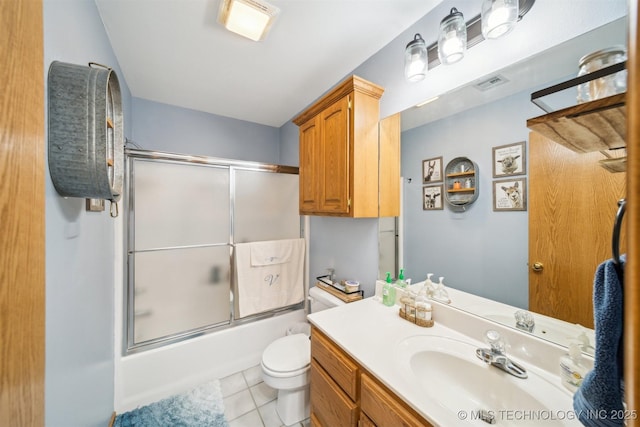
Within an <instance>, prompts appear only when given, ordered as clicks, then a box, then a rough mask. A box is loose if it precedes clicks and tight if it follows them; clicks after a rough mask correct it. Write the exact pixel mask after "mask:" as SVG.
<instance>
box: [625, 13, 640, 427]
mask: <svg viewBox="0 0 640 427" xmlns="http://www.w3.org/2000/svg"><path fill="white" fill-rule="evenodd" d="M639 8H640V0H630V1H629V44H628V57H629V58H628V60H627V71H628V82H629V83H628V87H627V157H628V161H627V195H628V197H627V211H626V215H625V216H626V226H627V239H628V242H627V265H626V267H625V284H624V287H625V289H624V294H625V307H624V311H625V317H624V319H625V325H624V328H625V329H624V340H625V355H624V356H625V358H624V359H625V390H626V402H627V408H628V409H629V410H631V411H635V412H634V414H635V416H636V417H640V258H639V256H640V198H639V197H638V195H640V74H639V73H640V53H639V52H638V48H639V47H640V34H639V33H638V9H639ZM631 418H634V417H631ZM628 426H629V427H638V426H640V420H638V419H629V420H628Z"/></svg>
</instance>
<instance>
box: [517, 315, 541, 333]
mask: <svg viewBox="0 0 640 427" xmlns="http://www.w3.org/2000/svg"><path fill="white" fill-rule="evenodd" d="M514 317H515V318H516V328H518V329H521V330H523V331H527V332H533V328H535V326H536V322H535V320H533V315H532V314H531V313H529V312H528V311H526V310H518V311H516V312H515V314H514Z"/></svg>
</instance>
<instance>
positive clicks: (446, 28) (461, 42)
mask: <svg viewBox="0 0 640 427" xmlns="http://www.w3.org/2000/svg"><path fill="white" fill-rule="evenodd" d="M466 50H467V26H466V24H465V22H464V15H462V13H461V12H458V10H457V9H456V8H455V7H454V8H451V13H449V15H447V16H446V17H445V18H444V19H443V20H442V21H441V22H440V33H439V34H438V58H439V59H440V63H442V64H445V65H449V64H453V63H456V62H458V61H460V60H461V59H462V58H463V57H464V54H465V52H466Z"/></svg>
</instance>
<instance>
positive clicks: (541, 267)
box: [531, 261, 544, 272]
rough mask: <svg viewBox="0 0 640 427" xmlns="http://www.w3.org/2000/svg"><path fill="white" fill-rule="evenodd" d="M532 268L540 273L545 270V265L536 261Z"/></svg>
mask: <svg viewBox="0 0 640 427" xmlns="http://www.w3.org/2000/svg"><path fill="white" fill-rule="evenodd" d="M531 268H532V269H533V271H537V272H540V271H542V270H544V264H542V263H541V262H540V261H536V262H534V263H533V266H532V267H531Z"/></svg>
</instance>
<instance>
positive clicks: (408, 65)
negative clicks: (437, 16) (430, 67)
mask: <svg viewBox="0 0 640 427" xmlns="http://www.w3.org/2000/svg"><path fill="white" fill-rule="evenodd" d="M428 61H429V58H428V56H427V45H426V44H425V42H424V39H423V38H422V36H421V35H420V34H416V35H415V36H414V37H413V40H411V41H410V42H409V43H408V44H407V47H406V49H405V50H404V76H405V77H406V79H407V80H408V81H410V82H412V83H415V82H419V81H420V80H422V79H424V77H425V74H426V73H427V63H428Z"/></svg>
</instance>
